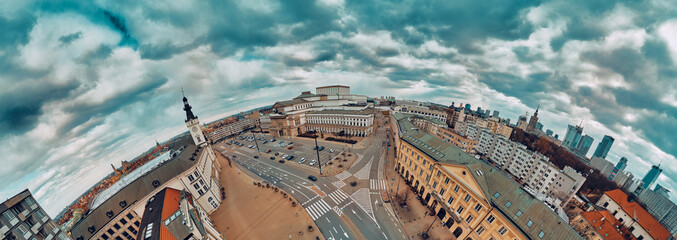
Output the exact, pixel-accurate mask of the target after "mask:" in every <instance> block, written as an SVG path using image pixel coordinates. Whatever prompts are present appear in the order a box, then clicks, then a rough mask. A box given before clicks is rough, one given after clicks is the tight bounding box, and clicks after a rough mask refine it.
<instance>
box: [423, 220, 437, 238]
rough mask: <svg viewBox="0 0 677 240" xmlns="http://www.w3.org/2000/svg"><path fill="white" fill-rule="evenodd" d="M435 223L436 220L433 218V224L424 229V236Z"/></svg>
mask: <svg viewBox="0 0 677 240" xmlns="http://www.w3.org/2000/svg"><path fill="white" fill-rule="evenodd" d="M435 221H437V218H433V222H432V223H430V226H428V229H426V230H425V232H423V233H424V234H426V235H427V234H428V231H429V230H430V228H431V227H433V224H435Z"/></svg>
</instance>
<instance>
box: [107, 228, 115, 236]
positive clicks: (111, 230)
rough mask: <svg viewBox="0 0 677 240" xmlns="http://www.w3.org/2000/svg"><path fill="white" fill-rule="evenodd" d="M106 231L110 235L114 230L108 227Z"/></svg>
mask: <svg viewBox="0 0 677 240" xmlns="http://www.w3.org/2000/svg"><path fill="white" fill-rule="evenodd" d="M106 232H108V234H110V235H113V234H115V231H113V229H110V228H109V229H108V230H106Z"/></svg>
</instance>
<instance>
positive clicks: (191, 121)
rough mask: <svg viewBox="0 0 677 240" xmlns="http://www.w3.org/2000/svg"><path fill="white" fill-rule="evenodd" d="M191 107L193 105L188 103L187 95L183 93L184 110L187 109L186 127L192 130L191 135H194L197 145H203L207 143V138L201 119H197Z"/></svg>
mask: <svg viewBox="0 0 677 240" xmlns="http://www.w3.org/2000/svg"><path fill="white" fill-rule="evenodd" d="M191 108H193V107H191V106H190V104H188V99H187V98H186V95H183V111H186V127H188V130H189V131H190V135H191V136H193V141H194V142H195V145H198V146H203V145H205V144H207V138H205V135H204V134H203V133H202V129H201V128H200V121H199V120H198V119H197V116H195V114H193V111H191Z"/></svg>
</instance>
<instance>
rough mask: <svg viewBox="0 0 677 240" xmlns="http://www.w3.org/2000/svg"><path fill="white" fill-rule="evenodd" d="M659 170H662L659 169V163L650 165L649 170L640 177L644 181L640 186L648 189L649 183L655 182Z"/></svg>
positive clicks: (661, 170) (659, 172) (659, 173)
mask: <svg viewBox="0 0 677 240" xmlns="http://www.w3.org/2000/svg"><path fill="white" fill-rule="evenodd" d="M661 172H663V169H661V166H660V165H658V166H656V165H653V166H651V170H649V172H648V173H647V174H646V176H644V178H642V182H643V183H644V184H643V185H642V188H644V189H649V187H651V185H653V184H654V183H655V182H656V180H657V179H658V176H660V175H661Z"/></svg>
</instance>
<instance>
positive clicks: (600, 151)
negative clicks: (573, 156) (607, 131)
mask: <svg viewBox="0 0 677 240" xmlns="http://www.w3.org/2000/svg"><path fill="white" fill-rule="evenodd" d="M613 144H614V138H613V137H611V136H609V135H604V138H603V139H602V141H601V142H600V143H599V144H598V145H597V148H596V149H595V152H594V153H593V154H592V156H593V157H600V158H606V155H607V154H608V153H609V149H611V145H613Z"/></svg>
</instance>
